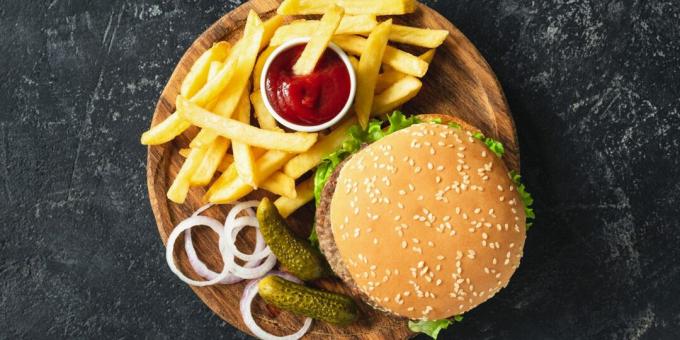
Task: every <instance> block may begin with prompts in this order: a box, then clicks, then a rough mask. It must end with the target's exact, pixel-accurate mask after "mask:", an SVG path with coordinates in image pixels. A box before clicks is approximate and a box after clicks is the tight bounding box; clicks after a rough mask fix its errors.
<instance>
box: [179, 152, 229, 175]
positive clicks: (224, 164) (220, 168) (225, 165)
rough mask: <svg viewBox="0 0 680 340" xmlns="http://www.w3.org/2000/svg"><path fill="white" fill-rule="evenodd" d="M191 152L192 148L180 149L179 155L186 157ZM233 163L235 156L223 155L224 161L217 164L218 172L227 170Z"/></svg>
mask: <svg viewBox="0 0 680 340" xmlns="http://www.w3.org/2000/svg"><path fill="white" fill-rule="evenodd" d="M189 153H191V148H184V149H179V155H180V156H182V157H184V158H187V157H189ZM232 163H234V156H233V155H230V154H225V155H224V157H222V161H221V162H220V164H219V165H218V166H217V171H216V172H219V173H223V172H225V171H226V170H227V168H229V166H230V165H231V164H232Z"/></svg>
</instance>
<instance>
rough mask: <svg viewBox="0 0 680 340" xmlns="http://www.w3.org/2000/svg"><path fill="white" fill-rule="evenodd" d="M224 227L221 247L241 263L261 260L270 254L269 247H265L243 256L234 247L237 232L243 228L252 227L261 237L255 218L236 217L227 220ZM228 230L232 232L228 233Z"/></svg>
mask: <svg viewBox="0 0 680 340" xmlns="http://www.w3.org/2000/svg"><path fill="white" fill-rule="evenodd" d="M248 210H250V209H248ZM224 227H225V233H224V239H225V240H224V242H223V243H222V245H223V246H225V247H226V248H227V249H228V250H229V252H231V253H232V254H234V256H236V257H237V258H239V259H241V260H243V261H254V260H261V259H263V258H265V257H267V256H269V255H271V254H272V251H271V249H269V246H267V247H265V248H264V249H256V250H255V251H253V253H252V254H244V253H242V252H241V251H240V250H238V248H237V247H236V236H237V235H238V232H239V231H240V230H241V229H243V228H244V227H254V228H255V229H256V230H257V234H258V235H261V233H260V230H259V228H260V223H259V222H258V221H257V218H255V217H250V216H244V217H238V218H236V219H229V218H227V221H226V222H225V224H224ZM230 230H231V231H232V232H229V231H230Z"/></svg>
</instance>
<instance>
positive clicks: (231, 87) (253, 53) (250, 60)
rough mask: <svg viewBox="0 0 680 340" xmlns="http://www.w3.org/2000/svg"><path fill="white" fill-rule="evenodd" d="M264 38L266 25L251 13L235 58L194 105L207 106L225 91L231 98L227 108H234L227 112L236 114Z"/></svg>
mask: <svg viewBox="0 0 680 340" xmlns="http://www.w3.org/2000/svg"><path fill="white" fill-rule="evenodd" d="M263 36H264V28H263V25H262V21H261V20H260V18H259V17H258V16H257V14H256V13H255V12H254V11H252V10H251V11H250V13H249V14H248V19H247V21H246V27H245V30H244V33H243V38H242V39H241V41H239V42H238V44H237V46H236V47H235V48H234V51H233V53H232V55H234V56H235V57H233V58H232V57H230V58H228V59H227V62H225V64H224V66H223V67H222V70H220V72H219V73H218V74H217V76H215V79H214V80H211V81H209V82H207V83H206V84H205V86H204V87H203V88H201V90H200V91H198V93H196V95H195V96H193V97H191V101H192V102H193V103H196V104H198V105H199V106H205V105H206V104H208V103H210V102H211V101H213V100H214V99H215V98H217V96H219V95H220V93H222V91H223V90H226V92H227V94H228V95H227V96H225V98H227V100H225V102H226V104H225V105H227V108H229V107H231V110H226V111H233V110H234V109H235V108H236V105H237V104H238V101H239V98H240V96H241V93H243V88H245V86H246V83H247V79H248V78H249V77H250V73H251V72H252V70H253V65H254V64H255V58H257V53H258V52H259V48H260V43H261V42H262V38H263ZM244 74H245V75H244ZM234 97H235V98H234Z"/></svg>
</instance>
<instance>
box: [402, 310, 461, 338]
mask: <svg viewBox="0 0 680 340" xmlns="http://www.w3.org/2000/svg"><path fill="white" fill-rule="evenodd" d="M461 321H463V316H462V315H457V316H455V317H454V318H453V320H449V319H442V320H430V321H411V320H409V322H408V328H409V329H410V330H412V331H414V332H419V333H424V334H427V335H429V336H430V337H431V338H432V339H437V336H438V335H439V332H440V331H441V330H442V329H446V328H448V327H449V326H450V325H451V324H452V323H454V322H461Z"/></svg>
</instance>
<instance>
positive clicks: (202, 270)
mask: <svg viewBox="0 0 680 340" xmlns="http://www.w3.org/2000/svg"><path fill="white" fill-rule="evenodd" d="M241 228H243V227H241ZM241 228H235V229H234V230H233V231H232V233H233V234H237V233H238V232H239V231H240V229H241ZM258 236H259V237H257V241H256V244H255V250H254V252H259V251H262V250H263V249H264V247H265V243H264V238H262V237H261V236H260V235H258ZM184 249H185V251H186V253H187V257H188V258H189V263H190V264H191V267H192V268H193V269H194V271H195V272H196V274H198V275H200V276H202V277H204V278H205V279H207V280H212V279H214V278H215V277H217V275H219V274H218V273H216V272H214V271H212V270H211V269H210V268H208V266H206V265H205V263H203V261H201V260H200V259H199V258H198V255H197V254H196V249H195V248H194V245H193V242H192V238H191V230H187V231H185V232H184ZM259 262H260V261H248V262H247V263H246V264H245V265H244V267H247V268H252V267H255V266H256V265H257V264H258V263H259ZM241 281H243V279H242V278H240V277H238V276H235V275H231V276H229V277H227V278H226V279H224V280H222V281H220V282H219V283H221V284H233V283H237V282H241Z"/></svg>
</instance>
